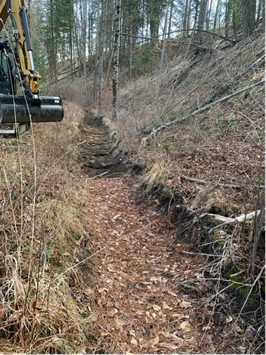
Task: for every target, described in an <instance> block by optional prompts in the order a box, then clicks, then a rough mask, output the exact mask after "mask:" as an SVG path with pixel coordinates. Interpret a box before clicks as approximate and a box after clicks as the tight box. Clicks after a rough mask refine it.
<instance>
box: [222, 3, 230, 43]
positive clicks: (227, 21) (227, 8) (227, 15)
mask: <svg viewBox="0 0 266 355" xmlns="http://www.w3.org/2000/svg"><path fill="white" fill-rule="evenodd" d="M230 19H231V2H230V0H227V3H226V5H225V15H224V22H225V24H224V27H225V32H224V34H225V37H229V26H230Z"/></svg>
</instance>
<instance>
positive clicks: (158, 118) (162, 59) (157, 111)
mask: <svg viewBox="0 0 266 355" xmlns="http://www.w3.org/2000/svg"><path fill="white" fill-rule="evenodd" d="M169 2H171V0H170V1H168V5H167V9H166V16H165V22H164V30H163V38H162V41H163V48H162V54H161V63H160V72H159V75H158V80H157V90H156V98H155V119H156V123H157V124H158V123H160V122H161V115H159V96H160V89H161V82H162V74H163V70H164V58H165V47H166V29H167V22H168V15H169Z"/></svg>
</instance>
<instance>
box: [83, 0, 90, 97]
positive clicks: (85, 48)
mask: <svg viewBox="0 0 266 355" xmlns="http://www.w3.org/2000/svg"><path fill="white" fill-rule="evenodd" d="M82 12H83V23H82V37H83V38H82V42H83V43H82V44H83V75H84V82H85V92H86V101H87V102H88V101H89V89H88V82H87V21H88V3H87V0H84V5H83V11H82Z"/></svg>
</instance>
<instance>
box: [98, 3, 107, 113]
mask: <svg viewBox="0 0 266 355" xmlns="http://www.w3.org/2000/svg"><path fill="white" fill-rule="evenodd" d="M105 6H106V3H105V1H104V0H102V1H101V7H102V13H101V20H100V26H99V29H100V32H99V37H100V43H99V70H98V85H97V112H98V114H100V113H101V108H102V89H103V55H104V40H105V20H106V17H105V15H106V8H105Z"/></svg>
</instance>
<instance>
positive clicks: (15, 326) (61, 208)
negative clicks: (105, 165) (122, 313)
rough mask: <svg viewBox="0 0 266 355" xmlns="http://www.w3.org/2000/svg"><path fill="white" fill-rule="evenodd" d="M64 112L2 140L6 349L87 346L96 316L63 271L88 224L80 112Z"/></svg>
mask: <svg viewBox="0 0 266 355" xmlns="http://www.w3.org/2000/svg"><path fill="white" fill-rule="evenodd" d="M65 111H66V117H65V119H64V123H63V124H60V127H59V125H57V124H39V125H34V126H33V128H32V131H31V133H29V134H27V135H26V136H24V137H23V138H21V139H19V140H17V139H2V138H1V141H0V144H1V156H0V226H1V227H0V243H1V244H0V300H1V301H0V302H1V306H0V338H1V340H0V341H1V351H2V352H26V353H64V354H65V353H78V352H82V351H83V352H84V344H85V340H86V337H87V335H86V332H87V331H88V329H89V328H90V324H91V319H92V317H93V315H92V314H90V312H87V313H86V314H84V310H82V309H81V308H80V304H79V302H78V300H77V299H76V297H74V295H73V292H72V291H71V282H72V283H73V279H74V280H75V273H73V272H72V275H69V273H67V274H63V272H64V270H65V269H67V268H68V267H69V266H70V265H72V264H73V263H76V262H77V261H78V260H79V257H80V254H81V251H80V241H81V239H82V240H83V242H84V239H87V238H88V230H89V228H90V227H89V221H88V216H86V219H85V217H84V214H83V212H82V211H80V210H79V206H80V205H81V204H82V201H84V200H85V199H86V198H87V196H86V195H85V192H84V190H82V189H79V184H78V183H77V181H75V179H76V176H77V172H79V167H78V165H77V163H76V157H77V149H78V144H79V143H78V142H79V136H78V129H77V126H78V124H79V122H80V119H81V118H82V111H81V110H80V108H78V107H75V106H73V104H72V106H71V107H70V105H68V104H67V103H65ZM61 273H62V275H61V276H60V274H61ZM55 280H56V281H55ZM71 280H72V281H71ZM77 282H78V281H77Z"/></svg>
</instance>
